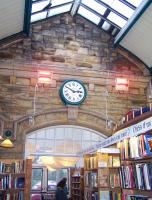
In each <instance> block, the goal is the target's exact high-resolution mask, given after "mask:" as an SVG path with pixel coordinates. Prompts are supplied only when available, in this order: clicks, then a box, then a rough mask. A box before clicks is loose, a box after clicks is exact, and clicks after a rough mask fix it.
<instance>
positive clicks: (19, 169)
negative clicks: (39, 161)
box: [0, 160, 25, 173]
mask: <svg viewBox="0 0 152 200" xmlns="http://www.w3.org/2000/svg"><path fill="white" fill-rule="evenodd" d="M24 162H25V161H24V160H23V161H15V162H12V163H8V162H6V163H5V162H1V161H0V173H23V172H24V165H25V163H24Z"/></svg>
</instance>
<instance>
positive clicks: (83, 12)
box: [78, 6, 101, 24]
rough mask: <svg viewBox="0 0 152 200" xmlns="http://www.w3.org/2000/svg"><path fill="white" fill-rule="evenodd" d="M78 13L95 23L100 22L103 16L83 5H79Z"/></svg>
mask: <svg viewBox="0 0 152 200" xmlns="http://www.w3.org/2000/svg"><path fill="white" fill-rule="evenodd" d="M78 13H79V14H80V15H81V16H83V17H85V18H86V19H88V20H90V21H92V22H93V23H95V24H99V22H100V19H101V18H100V17H99V16H98V15H96V14H94V13H92V12H91V11H89V10H87V9H86V8H84V7H82V6H80V7H79V9H78Z"/></svg>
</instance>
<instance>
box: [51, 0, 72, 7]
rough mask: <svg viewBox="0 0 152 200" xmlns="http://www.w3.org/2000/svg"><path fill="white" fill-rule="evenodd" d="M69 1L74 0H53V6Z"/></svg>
mask: <svg viewBox="0 0 152 200" xmlns="http://www.w3.org/2000/svg"><path fill="white" fill-rule="evenodd" d="M68 2H72V0H52V1H51V3H52V7H53V6H58V5H61V4H64V3H68Z"/></svg>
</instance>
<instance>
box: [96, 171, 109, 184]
mask: <svg viewBox="0 0 152 200" xmlns="http://www.w3.org/2000/svg"><path fill="white" fill-rule="evenodd" d="M98 186H99V187H109V170H108V169H106V168H105V169H98Z"/></svg>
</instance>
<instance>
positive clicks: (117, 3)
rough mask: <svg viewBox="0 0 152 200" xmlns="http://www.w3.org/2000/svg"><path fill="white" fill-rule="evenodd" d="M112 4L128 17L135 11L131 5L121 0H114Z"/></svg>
mask: <svg viewBox="0 0 152 200" xmlns="http://www.w3.org/2000/svg"><path fill="white" fill-rule="evenodd" d="M110 6H111V7H112V8H113V9H115V10H116V11H118V12H119V13H121V14H122V15H124V16H126V17H128V18H130V17H131V15H132V14H133V13H134V10H132V9H131V8H130V7H128V6H127V5H125V4H124V3H122V2H120V1H119V0H115V1H113V3H112V4H111V5H110Z"/></svg>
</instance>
